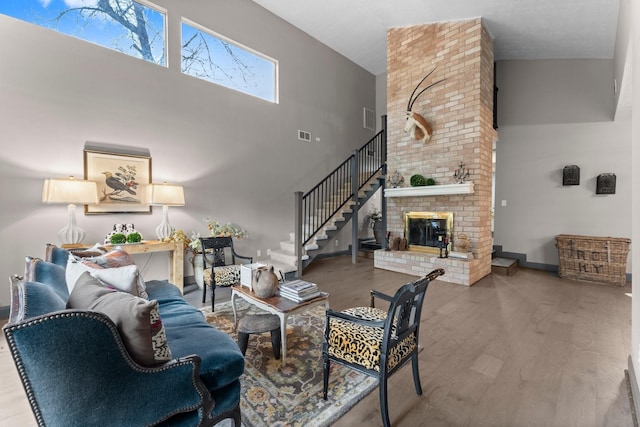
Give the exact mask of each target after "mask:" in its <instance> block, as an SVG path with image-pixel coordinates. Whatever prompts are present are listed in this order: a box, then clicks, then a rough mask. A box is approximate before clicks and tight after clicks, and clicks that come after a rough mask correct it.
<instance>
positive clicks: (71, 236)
mask: <svg viewBox="0 0 640 427" xmlns="http://www.w3.org/2000/svg"><path fill="white" fill-rule="evenodd" d="M42 201H43V202H44V203H68V205H69V206H68V207H67V212H68V213H69V220H68V222H67V225H66V226H64V227H63V228H62V229H60V231H58V237H59V238H60V240H61V241H62V243H63V244H65V245H77V244H79V243H81V242H82V240H83V239H84V236H85V232H84V230H83V229H82V228H80V227H78V226H77V225H76V204H80V205H97V204H98V185H97V184H96V183H95V181H85V180H82V179H75V178H74V177H72V176H70V177H69V178H67V179H62V178H48V179H45V180H44V188H43V189H42Z"/></svg>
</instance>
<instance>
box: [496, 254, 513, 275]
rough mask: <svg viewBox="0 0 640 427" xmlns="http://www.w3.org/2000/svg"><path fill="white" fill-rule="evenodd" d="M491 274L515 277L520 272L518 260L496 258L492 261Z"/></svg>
mask: <svg viewBox="0 0 640 427" xmlns="http://www.w3.org/2000/svg"><path fill="white" fill-rule="evenodd" d="M491 272H492V273H494V274H500V275H503V276H513V275H515V274H516V273H517V272H518V260H517V259H512V258H501V257H496V258H493V259H492V260H491Z"/></svg>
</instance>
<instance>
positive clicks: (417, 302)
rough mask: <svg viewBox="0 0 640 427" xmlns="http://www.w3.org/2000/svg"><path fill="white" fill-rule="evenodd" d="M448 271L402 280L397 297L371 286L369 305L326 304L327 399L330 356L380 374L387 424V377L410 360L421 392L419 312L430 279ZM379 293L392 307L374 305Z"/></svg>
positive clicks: (325, 353)
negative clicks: (338, 306) (341, 307)
mask: <svg viewBox="0 0 640 427" xmlns="http://www.w3.org/2000/svg"><path fill="white" fill-rule="evenodd" d="M443 274H444V270H443V269H436V270H433V271H432V272H430V273H429V274H427V276H426V277H424V278H421V279H419V280H416V281H415V282H411V283H407V284H406V285H404V286H402V287H401V288H400V289H398V291H397V292H396V294H395V295H394V296H393V297H390V296H388V295H385V294H383V293H380V292H377V291H374V290H372V291H371V307H356V308H349V309H346V310H343V311H341V312H336V311H333V310H330V309H327V319H326V322H325V325H326V329H325V341H324V345H323V348H322V356H323V359H324V399H325V400H326V399H327V391H328V388H329V368H330V363H331V361H335V362H338V363H340V364H342V365H345V366H349V367H351V368H354V369H357V370H358V371H360V372H363V373H365V374H367V375H371V376H374V377H376V378H378V380H379V384H378V388H379V392H380V412H381V415H382V422H383V424H384V426H385V427H389V426H390V425H391V423H390V422H389V409H388V407H387V378H388V377H389V376H391V375H392V374H393V373H395V372H396V371H397V370H398V369H400V368H401V367H402V366H403V365H404V364H405V363H406V362H408V361H409V360H411V362H412V366H413V382H414V386H415V389H416V393H417V394H418V395H421V394H422V386H421V385H420V374H419V370H418V339H419V336H420V334H419V332H420V314H421V312H422V303H423V301H424V295H425V292H426V291H427V286H428V285H429V282H430V281H432V280H434V279H435V278H436V277H438V276H441V275H443ZM375 298H380V299H382V300H385V301H388V302H389V310H388V311H384V310H381V309H379V308H376V307H375V304H374V300H375Z"/></svg>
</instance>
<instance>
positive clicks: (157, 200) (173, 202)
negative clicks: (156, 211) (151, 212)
mask: <svg viewBox="0 0 640 427" xmlns="http://www.w3.org/2000/svg"><path fill="white" fill-rule="evenodd" d="M149 204H150V205H162V222H161V223H160V225H159V226H158V227H157V228H156V236H158V239H159V240H162V239H164V238H166V237H171V235H173V231H174V230H173V227H172V226H171V224H170V223H169V206H184V189H183V188H182V186H181V185H171V184H167V183H166V182H165V183H162V184H150V185H149Z"/></svg>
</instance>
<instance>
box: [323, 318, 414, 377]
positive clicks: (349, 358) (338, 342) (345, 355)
mask: <svg viewBox="0 0 640 427" xmlns="http://www.w3.org/2000/svg"><path fill="white" fill-rule="evenodd" d="M343 313H345V314H349V315H351V316H354V317H358V318H360V319H366V320H384V319H386V317H387V313H386V312H385V311H382V310H380V309H378V308H371V307H355V308H350V309H347V310H345V311H343ZM383 332H384V329H383V328H378V327H372V326H365V325H360V324H357V323H353V322H349V321H346V320H342V319H336V318H330V320H329V338H328V340H327V344H328V351H329V354H330V355H331V356H333V357H336V358H338V359H342V360H344V361H345V362H349V363H353V364H356V365H360V366H362V367H364V368H366V369H369V370H375V371H378V372H379V371H380V355H381V348H382V334H383ZM416 345H417V344H416V337H415V334H410V335H409V336H407V337H406V338H405V339H404V340H403V341H402V342H401V343H400V344H398V345H396V346H395V347H393V348H392V350H391V353H390V354H389V359H388V360H387V368H388V369H389V370H391V369H393V368H394V367H395V366H396V365H397V364H398V363H400V362H401V361H402V360H403V359H404V357H406V356H407V355H408V354H410V353H411V352H412V351H413V350H414V349H415V348H416Z"/></svg>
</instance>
